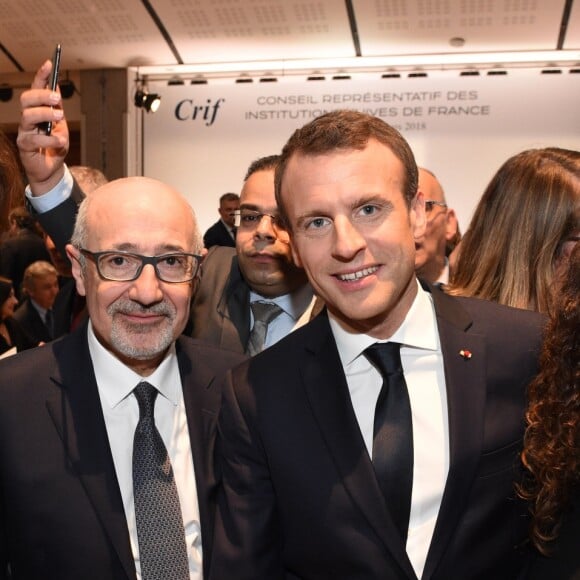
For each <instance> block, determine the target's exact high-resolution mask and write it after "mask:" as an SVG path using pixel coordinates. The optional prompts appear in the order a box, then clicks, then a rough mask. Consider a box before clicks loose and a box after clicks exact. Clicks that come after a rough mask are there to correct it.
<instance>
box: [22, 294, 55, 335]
mask: <svg viewBox="0 0 580 580" xmlns="http://www.w3.org/2000/svg"><path fill="white" fill-rule="evenodd" d="M14 320H16V321H18V323H19V324H20V326H21V327H22V328H23V329H24V330H25V331H26V333H27V334H28V336H30V338H31V339H32V340H33V341H34V344H38V343H39V342H49V341H51V340H52V336H51V335H50V331H49V329H48V328H47V326H46V324H44V321H43V320H42V318H41V317H40V314H38V310H36V308H34V306H33V304H32V302H31V301H30V299H29V298H27V299H25V300H24V302H23V303H22V304H21V305H20V306H19V307H18V309H17V310H16V311H15V312H14Z"/></svg>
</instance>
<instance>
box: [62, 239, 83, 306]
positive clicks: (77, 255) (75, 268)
mask: <svg viewBox="0 0 580 580" xmlns="http://www.w3.org/2000/svg"><path fill="white" fill-rule="evenodd" d="M66 255H67V257H68V259H69V260H70V263H71V266H72V275H73V278H74V279H75V284H76V287H77V292H78V293H79V294H80V295H81V296H86V295H87V293H86V288H85V273H84V270H83V267H82V266H81V262H80V259H81V252H80V250H79V249H78V248H75V247H74V246H73V245H72V244H67V245H66Z"/></svg>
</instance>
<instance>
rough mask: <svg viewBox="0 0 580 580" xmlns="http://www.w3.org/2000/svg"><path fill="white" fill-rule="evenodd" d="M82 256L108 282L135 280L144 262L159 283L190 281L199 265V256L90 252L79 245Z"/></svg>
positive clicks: (175, 253) (179, 253)
mask: <svg viewBox="0 0 580 580" xmlns="http://www.w3.org/2000/svg"><path fill="white" fill-rule="evenodd" d="M80 252H81V254H82V255H83V256H86V257H87V258H89V259H91V260H92V261H93V262H94V263H95V265H96V267H97V272H98V274H99V276H100V277H101V278H102V279H103V280H109V281H111V282H132V281H133V280H137V278H139V276H140V275H141V272H142V271H143V268H144V267H145V265H147V264H151V265H152V266H153V268H154V269H155V274H156V276H157V278H159V280H161V281H162V282H170V283H172V284H179V283H182V282H190V281H191V280H193V279H194V278H195V276H196V275H197V272H198V270H199V265H200V264H201V256H197V255H196V254H186V253H184V252H174V253H171V254H163V255H161V256H142V255H141V254H134V253H132V252H123V251H113V250H111V251H107V252H91V251H89V250H86V249H84V248H80Z"/></svg>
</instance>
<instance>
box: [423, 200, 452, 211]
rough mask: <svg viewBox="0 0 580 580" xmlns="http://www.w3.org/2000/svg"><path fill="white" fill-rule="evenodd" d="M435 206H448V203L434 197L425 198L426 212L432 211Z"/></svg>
mask: <svg viewBox="0 0 580 580" xmlns="http://www.w3.org/2000/svg"><path fill="white" fill-rule="evenodd" d="M435 206H438V207H447V204H446V203H445V202H443V201H435V200H434V199H426V200H425V213H431V212H432V211H433V208H434V207H435Z"/></svg>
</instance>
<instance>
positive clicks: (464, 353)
mask: <svg viewBox="0 0 580 580" xmlns="http://www.w3.org/2000/svg"><path fill="white" fill-rule="evenodd" d="M459 356H461V357H463V360H469V359H470V358H471V357H472V354H471V351H470V350H467V349H463V348H462V349H461V350H460V351H459Z"/></svg>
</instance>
